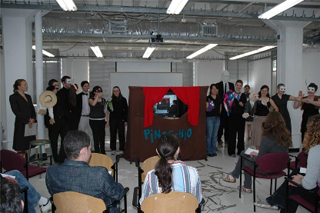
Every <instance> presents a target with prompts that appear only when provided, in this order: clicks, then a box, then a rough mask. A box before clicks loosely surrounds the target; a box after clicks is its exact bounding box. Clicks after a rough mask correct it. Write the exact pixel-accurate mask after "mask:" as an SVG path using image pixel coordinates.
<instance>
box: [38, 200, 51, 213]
mask: <svg viewBox="0 0 320 213" xmlns="http://www.w3.org/2000/svg"><path fill="white" fill-rule="evenodd" d="M39 207H40V212H41V213H47V212H48V211H51V209H52V205H51V202H50V200H49V199H48V202H47V203H46V204H45V205H39Z"/></svg>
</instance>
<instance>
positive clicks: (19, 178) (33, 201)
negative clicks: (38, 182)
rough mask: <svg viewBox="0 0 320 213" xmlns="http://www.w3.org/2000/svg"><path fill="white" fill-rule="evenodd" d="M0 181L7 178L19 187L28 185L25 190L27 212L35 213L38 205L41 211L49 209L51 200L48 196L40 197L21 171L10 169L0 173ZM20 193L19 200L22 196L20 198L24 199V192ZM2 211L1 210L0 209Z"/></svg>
mask: <svg viewBox="0 0 320 213" xmlns="http://www.w3.org/2000/svg"><path fill="white" fill-rule="evenodd" d="M0 178H1V181H2V180H8V181H10V182H12V183H14V184H16V185H18V187H19V188H20V190H21V189H23V188H24V187H26V186H27V187H28V190H27V196H28V212H29V213H36V210H35V207H36V206H37V205H39V207H40V211H41V212H43V213H44V212H48V211H49V210H51V207H52V206H51V202H50V201H49V199H48V198H45V197H42V196H41V195H40V194H39V193H38V192H37V191H36V189H35V188H34V187H33V186H32V185H31V184H30V183H29V181H28V180H27V179H26V178H25V177H24V176H23V174H21V172H19V171H17V170H12V171H9V172H6V173H5V174H1V175H0ZM19 195H20V200H21V197H22V200H23V201H24V194H22V195H21V193H20V192H19ZM0 212H2V211H0Z"/></svg>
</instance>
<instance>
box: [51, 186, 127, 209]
mask: <svg viewBox="0 0 320 213" xmlns="http://www.w3.org/2000/svg"><path fill="white" fill-rule="evenodd" d="M128 191H129V188H128V187H126V188H125V194H127V193H128ZM125 197H126V195H125ZM53 203H54V208H55V212H57V213H88V212H92V213H100V212H103V213H108V212H110V211H109V209H110V208H111V207H114V206H116V205H118V204H120V200H117V201H115V202H113V203H112V204H110V205H109V206H107V207H106V204H105V203H104V201H103V200H102V199H99V198H96V197H92V196H90V195H86V194H82V193H78V192H73V191H67V192H60V193H57V194H54V195H53ZM124 205H125V208H124V209H122V210H121V211H120V212H127V202H126V200H125V203H124Z"/></svg>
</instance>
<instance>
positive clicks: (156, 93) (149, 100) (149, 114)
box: [143, 87, 169, 127]
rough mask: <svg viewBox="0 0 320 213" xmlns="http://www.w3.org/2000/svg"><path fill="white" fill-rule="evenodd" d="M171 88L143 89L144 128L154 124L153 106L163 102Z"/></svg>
mask: <svg viewBox="0 0 320 213" xmlns="http://www.w3.org/2000/svg"><path fill="white" fill-rule="evenodd" d="M168 90H169V87H143V93H144V97H145V101H144V127H148V126H150V125H152V124H153V106H154V105H155V104H156V103H157V102H159V101H161V100H162V98H163V96H164V95H165V94H167V92H168Z"/></svg>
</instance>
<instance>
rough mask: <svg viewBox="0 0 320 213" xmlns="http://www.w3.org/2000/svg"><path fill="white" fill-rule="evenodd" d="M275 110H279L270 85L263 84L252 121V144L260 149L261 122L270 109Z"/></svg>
mask: <svg viewBox="0 0 320 213" xmlns="http://www.w3.org/2000/svg"><path fill="white" fill-rule="evenodd" d="M272 110H275V111H277V112H278V111H279V109H278V107H277V105H276V104H275V103H274V101H273V100H272V99H270V96H269V87H268V86H267V85H263V86H262V87H261V88H260V92H259V99H258V100H257V101H256V102H255V103H254V106H253V111H254V117H253V123H252V142H251V143H252V144H253V145H255V146H256V148H257V149H258V150H259V147H260V142H261V136H262V128H261V124H262V122H263V121H264V120H265V118H266V116H267V115H268V114H269V112H270V111H272Z"/></svg>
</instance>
